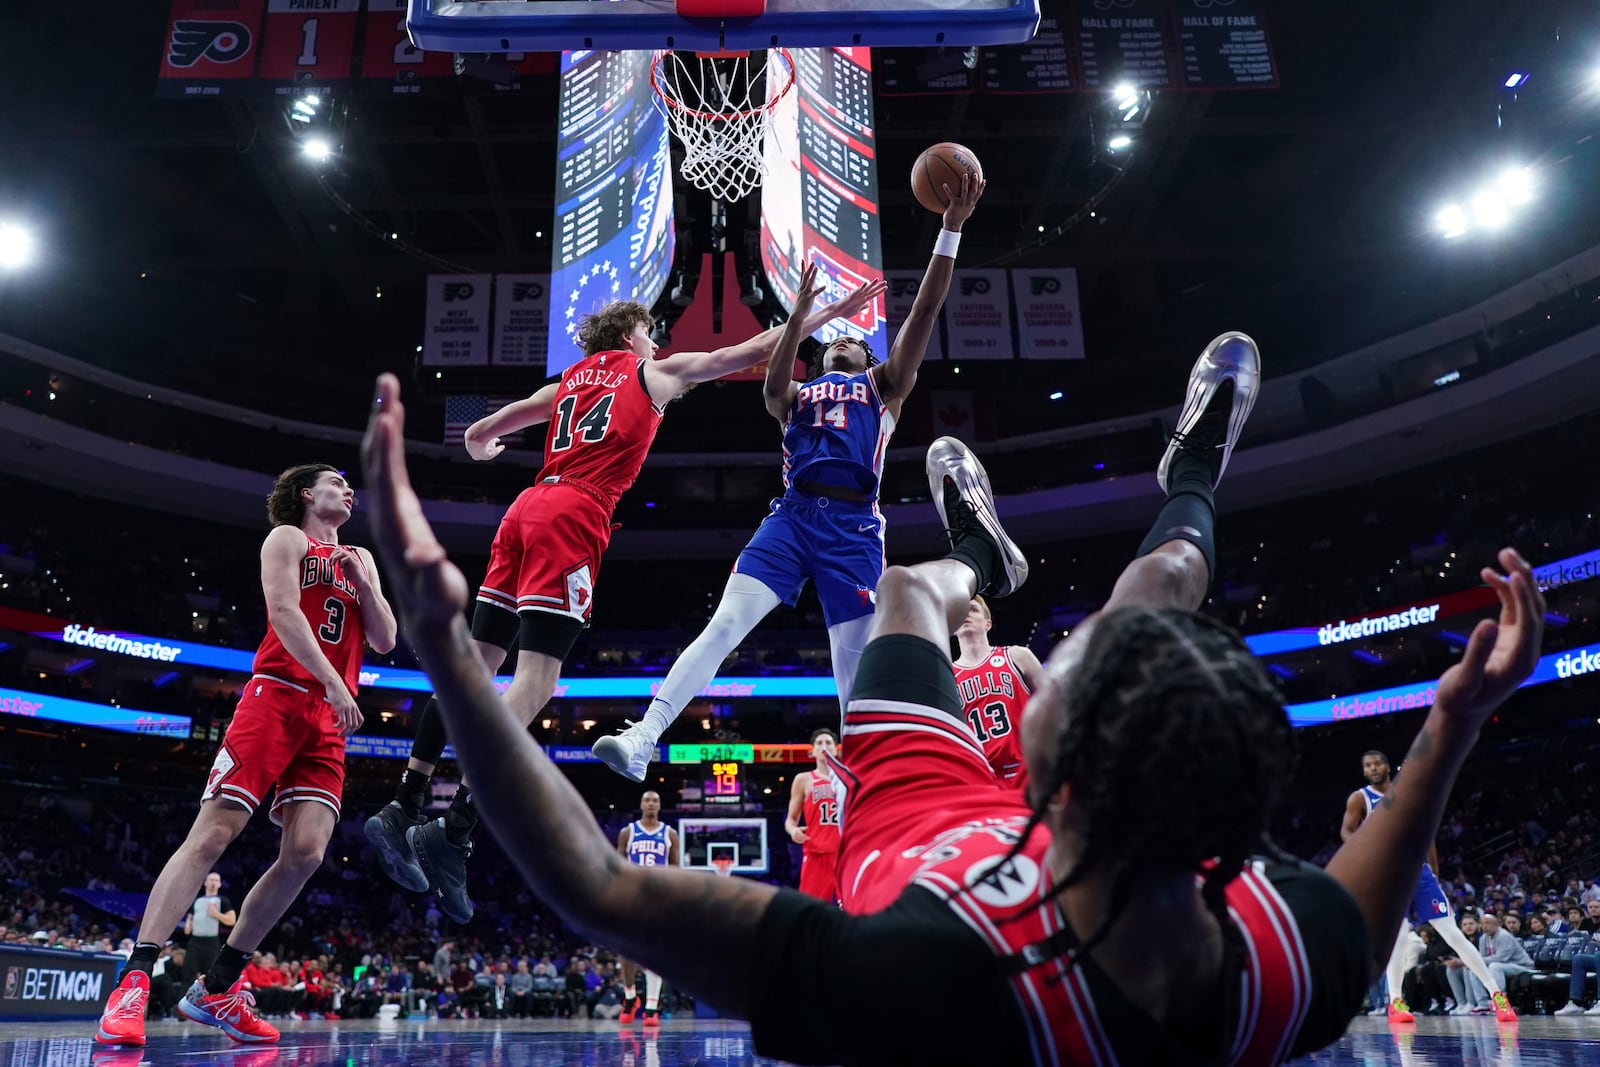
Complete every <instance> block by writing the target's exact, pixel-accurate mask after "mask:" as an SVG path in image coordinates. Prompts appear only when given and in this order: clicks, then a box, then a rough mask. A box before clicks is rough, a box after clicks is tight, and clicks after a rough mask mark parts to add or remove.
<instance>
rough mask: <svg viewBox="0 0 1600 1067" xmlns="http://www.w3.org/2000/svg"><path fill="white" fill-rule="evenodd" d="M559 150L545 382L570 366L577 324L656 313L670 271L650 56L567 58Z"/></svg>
mask: <svg viewBox="0 0 1600 1067" xmlns="http://www.w3.org/2000/svg"><path fill="white" fill-rule="evenodd" d="M559 122H560V132H559V134H558V135H557V142H556V206H555V223H554V225H555V240H554V242H553V244H552V250H551V264H550V333H549V348H548V349H547V351H548V353H549V354H548V357H547V361H546V368H545V369H546V372H547V373H549V374H560V373H561V372H562V371H563V370H565V369H566V368H567V367H569V366H571V365H572V364H573V363H575V362H577V360H578V358H579V356H581V355H582V350H581V348H580V347H579V345H578V333H577V331H578V323H579V321H580V320H581V319H582V317H583V316H584V315H587V314H589V313H590V312H593V311H598V310H599V309H600V306H601V305H602V304H605V303H606V302H608V301H611V300H637V301H639V302H640V303H642V304H645V305H646V306H648V305H650V304H653V303H655V299H656V297H657V296H658V295H660V293H661V289H662V287H663V286H664V285H665V284H666V277H667V271H668V270H669V268H670V267H671V265H672V253H673V240H674V234H673V226H672V217H673V213H672V172H671V156H670V153H669V150H668V144H667V120H666V117H665V116H664V115H662V113H661V110H660V109H659V108H657V107H656V105H655V96H654V93H653V92H652V91H651V89H650V53H648V52H602V51H586V52H565V53H563V54H562V56H561V109H560V116H559Z"/></svg>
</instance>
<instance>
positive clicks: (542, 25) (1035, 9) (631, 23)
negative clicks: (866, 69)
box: [406, 0, 1039, 52]
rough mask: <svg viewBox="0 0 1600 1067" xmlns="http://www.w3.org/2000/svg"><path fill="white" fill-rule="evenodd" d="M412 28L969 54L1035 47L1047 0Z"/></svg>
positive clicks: (502, 12)
mask: <svg viewBox="0 0 1600 1067" xmlns="http://www.w3.org/2000/svg"><path fill="white" fill-rule="evenodd" d="M696 6H704V4H703V3H702V4H699V5H696ZM406 27H407V29H409V30H410V32H411V40H412V42H413V43H414V44H415V45H416V46H417V47H418V48H421V49H423V50H425V51H437V52H571V51H579V50H584V49H593V48H598V49H606V50H611V51H655V50H659V49H679V50H683V51H701V52H711V51H718V50H723V49H726V50H733V49H760V48H778V47H785V48H808V47H829V46H833V45H867V46H874V45H876V46H885V47H898V46H905V47H911V46H933V45H955V46H958V47H964V46H967V45H980V44H982V45H992V44H1016V43H1019V42H1022V41H1027V40H1031V39H1032V37H1033V35H1034V32H1035V31H1036V30H1037V29H1038V27H1039V0H767V4H766V12H765V13H764V14H762V15H759V16H757V17H754V18H729V19H716V18H687V17H685V16H683V15H680V14H679V13H678V9H677V5H676V4H674V2H673V0H531V2H530V0H470V2H465V3H463V2H461V0H409V6H408V9H407V13H406Z"/></svg>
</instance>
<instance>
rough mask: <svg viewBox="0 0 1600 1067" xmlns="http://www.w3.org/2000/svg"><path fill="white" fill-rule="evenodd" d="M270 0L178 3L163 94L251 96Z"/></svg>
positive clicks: (165, 47)
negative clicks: (264, 14)
mask: <svg viewBox="0 0 1600 1067" xmlns="http://www.w3.org/2000/svg"><path fill="white" fill-rule="evenodd" d="M265 6H266V0H172V16H171V17H170V18H169V19H168V20H167V37H166V40H165V41H164V42H163V43H162V53H161V73H160V77H159V79H158V81H157V83H156V84H157V89H156V93H157V95H158V96H170V97H195V96H210V97H217V96H248V95H250V94H251V93H252V92H254V91H255V86H254V85H253V84H252V83H251V79H253V78H254V77H255V73H256V53H257V52H258V51H259V48H258V41H257V38H258V37H259V35H260V33H261V11H262V8H264V7H265Z"/></svg>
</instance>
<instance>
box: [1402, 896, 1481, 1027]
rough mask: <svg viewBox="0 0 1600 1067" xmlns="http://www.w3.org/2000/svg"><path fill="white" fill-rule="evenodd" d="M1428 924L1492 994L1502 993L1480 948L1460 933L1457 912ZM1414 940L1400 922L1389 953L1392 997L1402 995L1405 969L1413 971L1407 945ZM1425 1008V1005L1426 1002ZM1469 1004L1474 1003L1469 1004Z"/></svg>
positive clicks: (1432, 920) (1430, 921) (1404, 925)
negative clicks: (1401, 984) (1397, 934)
mask: <svg viewBox="0 0 1600 1067" xmlns="http://www.w3.org/2000/svg"><path fill="white" fill-rule="evenodd" d="M1428 925H1429V926H1431V927H1433V932H1434V933H1436V934H1438V935H1439V936H1440V937H1441V938H1443V939H1444V943H1445V944H1447V945H1449V946H1450V947H1451V948H1453V949H1455V953H1456V956H1457V958H1459V959H1460V960H1461V962H1462V963H1463V964H1465V965H1466V968H1467V970H1469V971H1471V972H1472V973H1473V975H1474V976H1475V977H1476V978H1477V979H1478V981H1480V982H1482V983H1483V988H1485V989H1487V990H1488V991H1489V993H1490V995H1491V996H1492V995H1494V994H1495V993H1498V992H1500V983H1499V982H1497V981H1495V980H1494V975H1493V974H1492V973H1490V971H1489V965H1488V964H1486V963H1484V962H1483V955H1482V954H1481V953H1480V952H1479V951H1478V947H1477V946H1476V945H1474V944H1473V943H1472V942H1471V941H1470V940H1468V938H1467V935H1466V934H1464V933H1462V932H1461V927H1459V926H1457V925H1456V917H1455V915H1454V914H1450V915H1446V916H1443V917H1442V918H1438V919H1430V920H1429V921H1428ZM1410 939H1411V930H1410V929H1409V928H1408V927H1407V926H1406V924H1405V923H1401V924H1400V936H1399V938H1398V939H1396V941H1395V943H1394V951H1393V952H1391V953H1390V954H1389V971H1388V974H1389V999H1390V1000H1393V999H1394V998H1395V997H1398V996H1400V983H1401V982H1402V981H1404V979H1405V976H1406V971H1408V970H1410V969H1411V968H1410V964H1411V961H1410V960H1409V959H1408V958H1407V952H1406V945H1407V942H1409V941H1410ZM1423 1006H1424V1007H1426V1005H1423ZM1466 1006H1467V1007H1470V1006H1471V1005H1466Z"/></svg>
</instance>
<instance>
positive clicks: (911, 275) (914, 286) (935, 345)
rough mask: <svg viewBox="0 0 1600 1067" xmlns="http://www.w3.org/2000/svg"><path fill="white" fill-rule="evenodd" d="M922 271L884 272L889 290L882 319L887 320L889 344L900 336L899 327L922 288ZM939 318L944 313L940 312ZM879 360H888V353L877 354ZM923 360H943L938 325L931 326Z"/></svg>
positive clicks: (886, 294)
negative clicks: (931, 329) (931, 331)
mask: <svg viewBox="0 0 1600 1067" xmlns="http://www.w3.org/2000/svg"><path fill="white" fill-rule="evenodd" d="M922 273H923V272H922V271H920V270H886V271H884V272H883V280H884V281H885V282H887V283H888V284H889V290H888V292H886V293H885V294H884V298H883V307H884V317H885V318H887V319H888V320H889V335H890V344H893V343H894V341H893V339H894V338H896V337H899V336H900V327H901V326H903V325H905V321H906V316H907V315H910V314H911V303H912V301H914V300H916V298H917V290H918V289H920V288H922ZM939 314H940V317H941V318H943V316H944V312H943V310H942V309H941V310H940V313H939ZM879 358H880V359H888V358H889V353H887V352H883V353H880V354H879ZM922 358H923V359H924V360H933V359H943V358H944V339H943V338H941V337H940V336H939V323H938V322H935V323H934V324H933V334H932V335H931V336H930V337H929V338H928V351H927V353H926V354H925V355H923V357H922Z"/></svg>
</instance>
